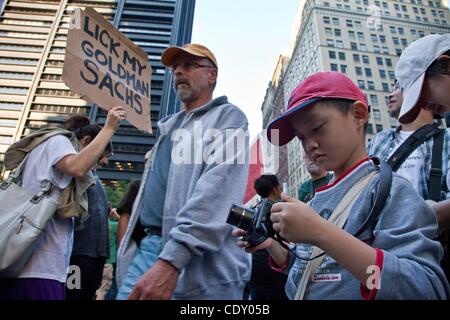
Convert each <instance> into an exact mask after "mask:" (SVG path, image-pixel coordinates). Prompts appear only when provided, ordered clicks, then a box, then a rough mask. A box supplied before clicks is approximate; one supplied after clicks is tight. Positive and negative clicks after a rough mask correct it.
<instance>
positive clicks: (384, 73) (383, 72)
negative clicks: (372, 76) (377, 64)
mask: <svg viewBox="0 0 450 320" xmlns="http://www.w3.org/2000/svg"><path fill="white" fill-rule="evenodd" d="M378 71H379V72H380V78H381V79H386V71H384V70H382V69H380V70H378Z"/></svg>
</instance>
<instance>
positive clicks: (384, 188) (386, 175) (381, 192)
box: [353, 158, 392, 238]
mask: <svg viewBox="0 0 450 320" xmlns="http://www.w3.org/2000/svg"><path fill="white" fill-rule="evenodd" d="M372 161H373V162H374V163H376V164H379V166H380V180H379V182H378V186H377V192H376V196H375V201H374V204H373V206H372V208H371V209H370V212H369V215H368V216H367V219H366V221H364V222H363V224H362V225H361V227H360V228H359V230H358V231H356V233H354V234H353V235H354V236H355V237H356V238H358V237H359V236H360V235H361V234H362V233H363V232H364V231H365V230H366V229H368V228H371V229H374V227H375V225H376V224H377V222H378V217H379V216H380V213H381V210H383V208H384V205H385V204H386V201H387V198H388V196H389V192H390V190H391V185H392V168H391V166H390V165H389V164H387V163H386V162H384V161H381V160H379V159H378V158H372Z"/></svg>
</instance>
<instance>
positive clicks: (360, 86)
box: [358, 80, 366, 89]
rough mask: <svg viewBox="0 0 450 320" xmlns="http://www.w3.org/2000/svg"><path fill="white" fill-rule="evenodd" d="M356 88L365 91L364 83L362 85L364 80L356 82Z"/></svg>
mask: <svg viewBox="0 0 450 320" xmlns="http://www.w3.org/2000/svg"><path fill="white" fill-rule="evenodd" d="M358 87H359V88H360V89H365V88H366V85H365V83H364V80H358Z"/></svg>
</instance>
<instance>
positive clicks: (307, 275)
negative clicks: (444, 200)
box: [235, 72, 449, 299]
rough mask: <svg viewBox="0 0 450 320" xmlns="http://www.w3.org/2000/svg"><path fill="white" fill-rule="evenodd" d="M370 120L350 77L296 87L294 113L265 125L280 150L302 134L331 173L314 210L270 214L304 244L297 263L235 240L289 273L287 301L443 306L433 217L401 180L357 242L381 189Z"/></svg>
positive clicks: (277, 250)
mask: <svg viewBox="0 0 450 320" xmlns="http://www.w3.org/2000/svg"><path fill="white" fill-rule="evenodd" d="M368 117H369V110H368V106H367V102H366V98H365V96H364V94H363V92H362V91H361V90H360V89H359V88H358V87H357V86H356V85H355V84H354V83H353V82H352V81H351V80H350V79H349V78H347V77H346V76H345V75H343V74H340V73H338V72H319V73H316V74H314V75H312V76H310V77H308V78H307V79H306V80H305V81H303V83H301V84H300V85H299V86H298V87H297V88H295V89H294V91H293V93H292V95H291V98H290V99H289V102H288V109H287V111H286V112H285V113H284V114H282V115H281V116H280V117H279V118H277V119H275V120H274V121H273V122H272V123H271V124H270V125H269V127H268V137H269V140H270V141H271V142H272V143H273V144H277V145H283V144H286V143H288V142H289V141H290V140H292V139H293V138H294V137H295V136H297V138H298V139H299V140H300V141H301V143H302V146H303V148H304V150H305V152H306V156H307V157H308V158H309V159H311V160H312V161H313V162H315V163H316V164H317V165H319V166H320V167H322V168H324V169H326V170H329V171H333V172H334V178H333V180H332V181H331V184H329V185H328V186H325V187H323V188H320V189H318V190H317V192H316V194H315V196H314V198H313V199H312V200H311V203H310V205H311V206H308V205H306V204H304V203H302V202H300V201H298V200H296V199H294V198H292V197H288V196H286V195H283V199H284V201H285V202H284V203H283V202H279V203H276V204H275V205H274V206H273V207H272V215H271V220H272V222H273V227H274V229H275V230H276V231H278V232H279V233H280V235H281V236H282V237H283V238H285V239H287V240H289V241H291V242H295V243H297V246H296V247H295V252H294V253H295V255H296V256H297V258H296V257H294V255H293V254H291V253H290V252H288V250H286V249H285V248H284V247H282V246H281V245H280V244H279V243H278V242H276V241H274V240H273V239H269V240H267V241H265V242H264V243H263V244H261V245H260V246H258V247H255V248H248V243H246V242H244V241H239V242H238V245H240V246H243V247H247V251H249V252H253V251H255V250H256V249H260V248H267V250H268V251H269V253H270V255H271V266H272V268H274V269H277V270H279V271H283V272H286V273H288V275H289V276H288V281H287V284H286V293H287V295H288V297H289V298H290V299H294V298H298V299H302V298H306V299H361V298H364V299H374V298H378V299H446V298H447V296H448V294H449V287H448V283H447V282H446V279H445V276H444V274H443V272H442V270H441V268H440V266H439V260H440V258H441V256H442V248H441V247H440V245H439V243H438V242H436V241H433V240H432V239H433V238H434V237H435V235H436V231H437V224H436V219H435V217H434V214H433V212H432V211H431V209H430V208H429V207H428V206H427V205H426V204H425V202H424V201H423V200H422V199H421V198H420V196H419V195H418V194H417V192H415V191H414V190H413V188H412V187H411V185H410V184H409V183H408V181H407V180H405V179H404V178H401V177H399V176H397V175H396V174H394V175H393V178H392V185H391V188H390V194H389V197H388V199H387V201H386V204H385V206H384V208H383V209H382V211H381V214H380V216H379V219H378V222H377V224H376V226H375V227H374V228H373V230H372V229H371V228H369V229H368V230H365V231H364V232H363V233H362V234H361V235H360V236H359V237H358V238H356V237H354V236H353V235H352V234H354V233H355V232H356V231H357V230H358V229H359V228H360V227H361V225H362V224H363V222H364V221H365V220H366V218H367V216H368V214H369V212H370V209H371V208H372V206H373V203H374V198H375V195H376V191H377V183H378V181H379V175H378V174H376V172H377V166H376V165H375V164H374V163H373V162H372V160H371V159H369V158H368V156H367V152H366V149H365V141H364V135H365V125H366V123H367V121H368ZM276 138H278V139H276ZM358 187H359V188H360V190H359V191H358V189H357V188H358ZM353 193H354V194H353ZM349 199H353V201H354V202H352V201H349ZM344 203H347V205H346V207H344V208H342V207H343V205H342V204H344ZM346 214H348V217H346ZM242 234H243V232H235V235H242ZM322 250H323V251H322ZM323 252H324V253H325V254H322V253H323ZM307 259H312V260H311V261H308V260H307Z"/></svg>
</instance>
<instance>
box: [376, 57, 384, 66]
mask: <svg viewBox="0 0 450 320" xmlns="http://www.w3.org/2000/svg"><path fill="white" fill-rule="evenodd" d="M376 59H377V64H378V65H379V66H382V65H383V58H381V57H376Z"/></svg>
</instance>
